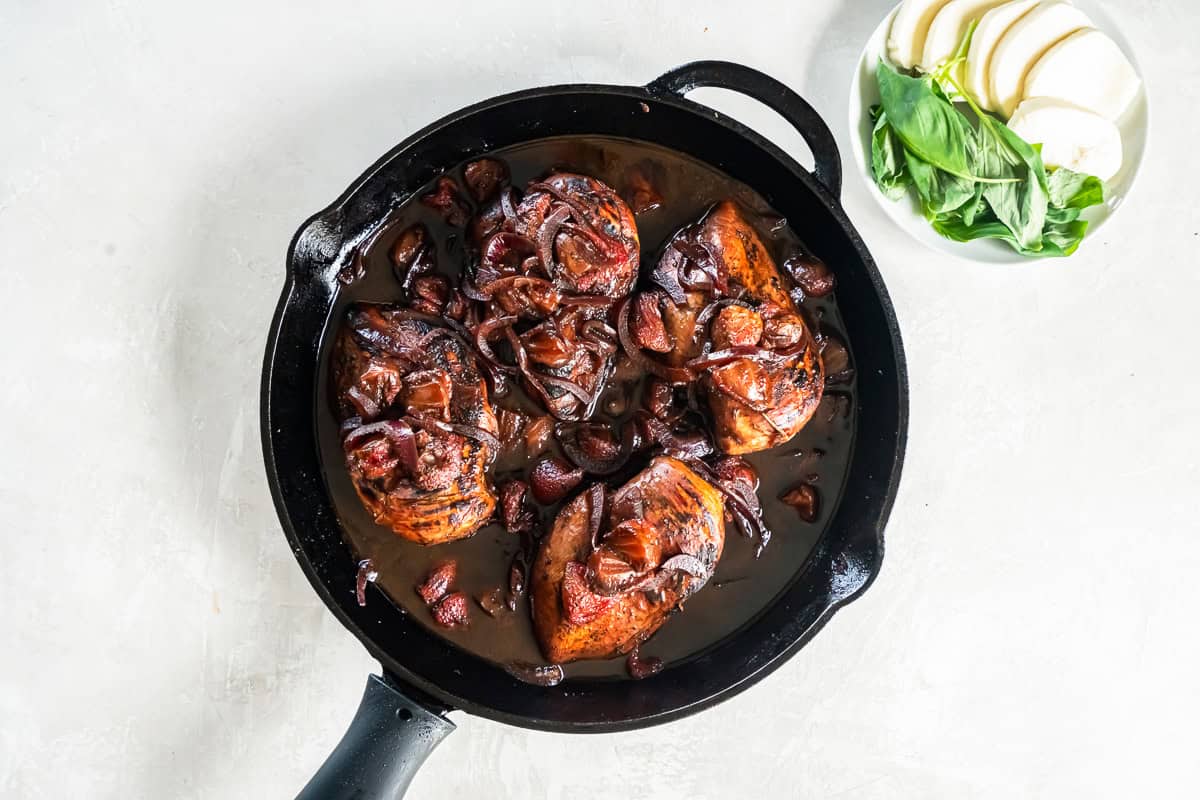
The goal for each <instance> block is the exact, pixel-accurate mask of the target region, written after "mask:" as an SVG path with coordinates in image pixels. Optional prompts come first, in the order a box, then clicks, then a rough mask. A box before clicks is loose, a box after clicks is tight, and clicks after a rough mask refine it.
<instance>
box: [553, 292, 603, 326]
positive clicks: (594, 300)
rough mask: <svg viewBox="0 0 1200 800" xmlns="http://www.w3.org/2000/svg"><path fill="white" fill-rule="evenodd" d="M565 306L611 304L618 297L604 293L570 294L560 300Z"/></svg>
mask: <svg viewBox="0 0 1200 800" xmlns="http://www.w3.org/2000/svg"><path fill="white" fill-rule="evenodd" d="M560 302H561V303H562V304H563V305H564V306H595V307H600V306H611V305H612V304H613V303H615V302H617V298H616V297H609V296H608V295H603V294H569V295H566V296H564V297H563V298H562V300H561V301H560ZM595 321H596V322H599V320H595Z"/></svg>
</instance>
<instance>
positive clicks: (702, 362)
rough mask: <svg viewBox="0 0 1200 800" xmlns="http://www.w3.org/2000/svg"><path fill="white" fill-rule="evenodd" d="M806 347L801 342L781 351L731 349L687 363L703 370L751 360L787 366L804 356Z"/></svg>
mask: <svg viewBox="0 0 1200 800" xmlns="http://www.w3.org/2000/svg"><path fill="white" fill-rule="evenodd" d="M806 346H807V345H806V344H805V343H804V342H799V343H797V344H794V345H792V346H791V347H785V348H783V349H781V350H770V349H767V348H765V347H758V346H757V345H742V346H738V347H729V348H726V349H725V350H717V351H716V352H713V353H706V354H705V355H702V356H697V357H696V358H693V359H692V360H691V361H689V362H687V365H688V367H689V368H690V369H693V370H702V369H707V368H709V367H721V366H724V365H725V364H732V363H733V362H735V361H741V360H742V359H744V358H749V359H753V360H754V361H758V362H759V363H761V364H764V365H766V366H785V365H787V364H789V363H791V362H792V361H794V360H795V359H796V357H797V356H799V355H801V354H803V353H804V350H805V348H806Z"/></svg>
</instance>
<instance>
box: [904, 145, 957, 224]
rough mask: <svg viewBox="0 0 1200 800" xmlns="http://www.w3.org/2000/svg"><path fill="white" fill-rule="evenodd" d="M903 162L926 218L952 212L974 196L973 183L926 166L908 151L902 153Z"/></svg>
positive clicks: (928, 165)
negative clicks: (919, 198)
mask: <svg viewBox="0 0 1200 800" xmlns="http://www.w3.org/2000/svg"><path fill="white" fill-rule="evenodd" d="M904 160H905V163H906V165H907V166H908V174H909V175H911V176H912V182H913V185H914V186H916V187H917V194H918V195H920V197H921V209H922V211H924V213H925V216H926V217H932V216H933V215H935V214H943V213H945V212H947V211H953V210H954V209H956V208H959V207H960V206H962V205H963V204H964V203H966V202H967V201H968V200H970V199H971V198H972V197H974V196H975V183H974V182H973V181H969V180H966V179H965V178H960V177H958V176H957V175H951V174H950V173H949V172H946V171H945V170H940V169H938V168H937V167H935V166H932V165H931V164H927V163H925V162H924V161H922V160H921V159H920V158H918V157H917V156H915V155H914V154H913V153H912V151H910V150H905V151H904Z"/></svg>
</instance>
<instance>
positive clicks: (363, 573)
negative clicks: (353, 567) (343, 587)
mask: <svg viewBox="0 0 1200 800" xmlns="http://www.w3.org/2000/svg"><path fill="white" fill-rule="evenodd" d="M378 577H379V570H377V569H375V562H374V561H372V560H371V559H369V558H364V559H363V560H362V561H360V562H358V575H357V576H355V579H354V598H355V599H356V600H358V604H359V605H360V606H362V607H363V608H366V606H367V584H368V583H374V582H375V580H376V579H377V578H378Z"/></svg>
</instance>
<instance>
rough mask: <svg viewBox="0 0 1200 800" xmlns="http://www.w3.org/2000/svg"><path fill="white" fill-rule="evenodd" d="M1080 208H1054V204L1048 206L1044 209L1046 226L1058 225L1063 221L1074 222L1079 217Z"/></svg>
mask: <svg viewBox="0 0 1200 800" xmlns="http://www.w3.org/2000/svg"><path fill="white" fill-rule="evenodd" d="M1081 210H1082V209H1078V208H1056V207H1055V206H1050V208H1048V209H1046V227H1050V226H1051V225H1060V224H1062V223H1064V222H1074V221H1075V220H1077V219H1079V213H1080V211H1081Z"/></svg>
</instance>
